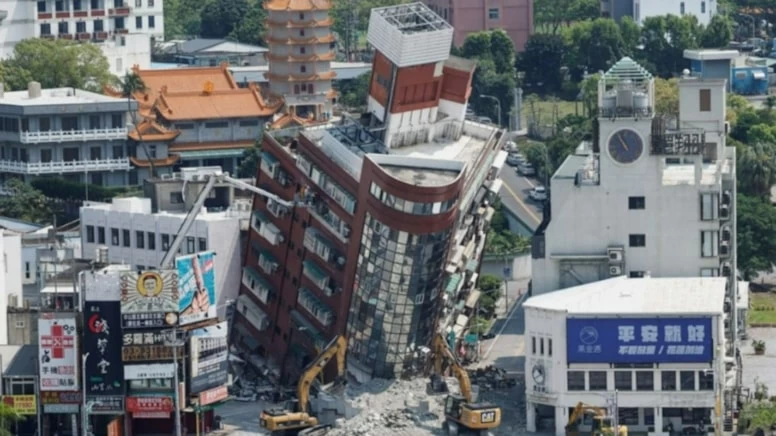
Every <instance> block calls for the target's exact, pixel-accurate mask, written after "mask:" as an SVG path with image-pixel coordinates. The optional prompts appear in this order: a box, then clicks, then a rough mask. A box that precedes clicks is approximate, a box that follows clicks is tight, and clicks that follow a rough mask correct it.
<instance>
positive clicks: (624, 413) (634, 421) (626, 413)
mask: <svg viewBox="0 0 776 436" xmlns="http://www.w3.org/2000/svg"><path fill="white" fill-rule="evenodd" d="M617 417H618V419H619V420H618V424H620V425H639V409H638V408H637V407H618V408H617Z"/></svg>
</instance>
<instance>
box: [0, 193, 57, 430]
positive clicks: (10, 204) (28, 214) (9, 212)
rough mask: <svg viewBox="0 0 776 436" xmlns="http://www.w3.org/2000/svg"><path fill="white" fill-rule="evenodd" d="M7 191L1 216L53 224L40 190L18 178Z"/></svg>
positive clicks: (48, 205)
mask: <svg viewBox="0 0 776 436" xmlns="http://www.w3.org/2000/svg"><path fill="white" fill-rule="evenodd" d="M5 189H6V190H7V191H9V192H10V195H7V196H2V197H0V215H2V216H7V217H10V218H16V219H20V220H23V221H29V222H33V223H38V224H41V223H49V222H51V219H52V217H53V213H54V211H53V209H52V207H51V204H50V203H51V202H50V201H49V200H48V199H47V198H46V196H45V195H43V193H41V192H40V191H39V190H37V189H35V188H33V187H32V186H30V185H28V184H26V183H24V181H22V180H20V179H16V178H13V179H10V180H8V181H7V182H5ZM0 415H1V414H0Z"/></svg>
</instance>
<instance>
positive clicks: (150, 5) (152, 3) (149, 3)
mask: <svg viewBox="0 0 776 436" xmlns="http://www.w3.org/2000/svg"><path fill="white" fill-rule="evenodd" d="M148 7H149V8H152V7H154V0H148Z"/></svg>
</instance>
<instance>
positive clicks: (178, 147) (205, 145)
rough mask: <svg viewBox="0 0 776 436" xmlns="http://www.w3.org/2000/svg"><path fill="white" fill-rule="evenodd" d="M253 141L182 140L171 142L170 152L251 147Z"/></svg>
mask: <svg viewBox="0 0 776 436" xmlns="http://www.w3.org/2000/svg"><path fill="white" fill-rule="evenodd" d="M255 144H256V143H255V142H254V141H225V142H184V143H181V144H172V145H171V146H170V153H179V152H182V151H198V150H222V149H229V148H247V147H252V146H254V145H255Z"/></svg>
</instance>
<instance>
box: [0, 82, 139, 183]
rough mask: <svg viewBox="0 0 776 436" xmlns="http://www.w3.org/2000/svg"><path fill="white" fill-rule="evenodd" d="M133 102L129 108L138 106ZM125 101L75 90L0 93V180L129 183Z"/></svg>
mask: <svg viewBox="0 0 776 436" xmlns="http://www.w3.org/2000/svg"><path fill="white" fill-rule="evenodd" d="M135 106H136V104H135V103H134V102H132V103H131V107H135ZM127 108H128V107H127V101H126V99H119V98H114V97H109V96H105V95H101V94H96V93H92V92H88V91H83V90H80V89H73V88H56V89H41V86H40V83H37V82H30V84H29V87H28V90H26V91H14V92H0V118H2V130H1V131H0V137H2V139H3V145H2V146H0V178H2V180H6V179H7V178H8V177H10V176H16V177H18V176H21V177H23V178H24V179H25V180H30V179H32V178H34V177H37V176H46V175H49V176H60V175H61V176H62V177H64V178H66V179H70V180H74V181H77V182H88V183H93V184H97V185H107V186H125V185H126V184H127V181H128V177H129V176H128V172H129V170H130V169H131V165H130V161H129V158H128V154H127V152H128V150H127Z"/></svg>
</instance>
